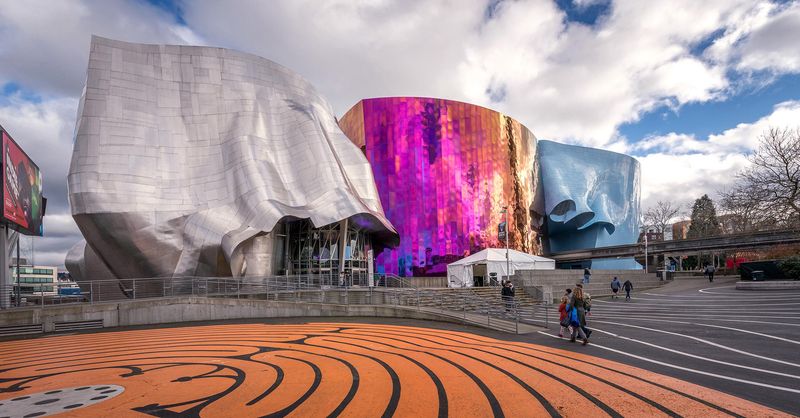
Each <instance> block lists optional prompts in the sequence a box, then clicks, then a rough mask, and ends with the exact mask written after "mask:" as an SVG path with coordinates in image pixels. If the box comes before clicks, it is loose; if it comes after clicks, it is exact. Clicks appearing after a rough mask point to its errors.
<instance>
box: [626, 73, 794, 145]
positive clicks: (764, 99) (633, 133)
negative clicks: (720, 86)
mask: <svg viewBox="0 0 800 418" xmlns="http://www.w3.org/2000/svg"><path fill="white" fill-rule="evenodd" d="M789 100H800V75H798V74H795V75H785V76H783V77H780V78H778V79H777V80H775V81H774V82H773V83H771V84H768V85H766V86H764V87H761V88H758V89H751V90H750V91H744V92H738V93H737V94H736V95H735V96H733V97H730V98H728V99H727V100H724V101H711V102H704V103H689V104H685V105H683V106H681V107H680V108H678V110H677V112H676V111H674V110H672V109H670V108H668V107H667V106H662V107H659V108H657V109H655V110H653V111H651V112H648V113H647V114H645V115H644V116H643V117H642V118H641V119H640V120H639V121H637V122H633V123H628V124H624V125H622V126H620V128H619V131H620V134H622V135H624V136H625V137H627V138H628V140H630V141H632V142H638V141H639V140H641V139H642V138H644V137H647V136H651V135H666V134H668V133H670V132H675V133H682V134H693V135H694V136H695V137H696V138H698V139H704V138H706V137H708V135H711V134H718V133H721V132H723V131H724V130H726V129H730V128H734V127H736V125H737V124H739V123H750V122H755V121H757V120H758V119H760V118H762V117H764V116H767V115H769V114H770V113H772V111H773V108H774V106H775V105H776V104H778V103H781V102H785V101H789Z"/></svg>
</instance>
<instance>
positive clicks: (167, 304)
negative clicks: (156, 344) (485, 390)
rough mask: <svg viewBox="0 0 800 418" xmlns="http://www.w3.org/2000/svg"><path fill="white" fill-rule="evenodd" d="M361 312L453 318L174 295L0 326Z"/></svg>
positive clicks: (20, 312) (18, 316) (0, 314)
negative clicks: (172, 296)
mask: <svg viewBox="0 0 800 418" xmlns="http://www.w3.org/2000/svg"><path fill="white" fill-rule="evenodd" d="M326 316H361V317H386V318H411V319H425V320H433V321H446V322H453V319H452V318H451V317H448V316H445V315H439V314H436V313H434V312H424V311H417V310H416V309H414V308H409V307H403V306H381V305H332V304H318V303H306V302H303V303H294V302H281V301H265V300H255V299H224V298H197V297H178V298H166V299H146V300H136V301H118V302H105V303H95V304H77V305H55V306H48V307H46V308H44V309H41V308H21V309H11V310H6V311H0V326H8V325H29V324H43V325H44V331H45V332H51V331H53V330H54V328H55V323H56V322H73V321H91V320H99V319H102V320H103V326H104V327H106V328H108V327H124V326H131V325H154V324H165V323H174V322H190V321H213V320H225V319H251V318H287V317H326Z"/></svg>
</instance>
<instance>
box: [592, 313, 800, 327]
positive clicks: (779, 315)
mask: <svg viewBox="0 0 800 418" xmlns="http://www.w3.org/2000/svg"><path fill="white" fill-rule="evenodd" d="M665 312H669V311H650V310H646V309H645V310H641V311H629V312H619V311H603V310H594V309H592V313H594V314H597V315H603V314H613V313H620V314H625V315H642V314H646V315H648V316H656V317H657V316H665V317H670V316H678V317H683V318H687V317H688V318H690V319H691V318H698V317H702V318H711V319H714V318H715V317H724V318H735V317H736V315H734V313H727V314H723V313H720V314H718V315H717V314H709V313H705V312H691V313H688V312H687V313H665ZM764 313H769V312H764ZM745 314H746V313H745V312H743V313H741V315H743V317H745V318H763V319H773V320H775V319H776V318H779V319H780V320H781V325H783V321H784V320H786V319H800V312H798V313H795V312H776V313H775V315H745ZM772 323H773V324H774V323H775V321H773V322H772Z"/></svg>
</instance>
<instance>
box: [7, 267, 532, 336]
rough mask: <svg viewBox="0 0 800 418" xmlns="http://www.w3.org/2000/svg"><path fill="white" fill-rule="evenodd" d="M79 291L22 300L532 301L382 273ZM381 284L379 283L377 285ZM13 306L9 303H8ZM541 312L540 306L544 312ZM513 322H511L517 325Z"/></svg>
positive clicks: (453, 308)
mask: <svg viewBox="0 0 800 418" xmlns="http://www.w3.org/2000/svg"><path fill="white" fill-rule="evenodd" d="M78 284H79V286H80V288H81V292H80V295H75V296H73V297H69V298H63V297H56V296H54V295H43V294H41V295H38V297H36V298H34V299H33V300H30V301H28V306H30V305H35V306H41V307H45V306H47V305H54V304H57V303H58V304H61V303H98V302H110V301H120V300H143V299H155V298H165V297H167V298H169V297H180V296H193V297H229V298H230V297H236V298H242V297H248V298H262V299H267V300H280V301H289V302H296V303H300V302H308V303H334V304H345V305H351V304H354V305H356V304H360V305H366V304H369V305H394V306H404V307H409V308H412V309H415V310H423V309H428V308H430V307H433V308H434V309H436V308H438V310H439V311H441V312H443V313H444V312H445V311H447V312H453V313H456V315H459V316H461V319H462V321H464V322H467V319H468V316H470V315H477V316H480V317H482V316H483V315H485V316H486V324H487V326H491V324H492V319H503V320H511V321H514V323H515V324H518V323H519V322H520V321H523V322H525V321H526V317H528V318H533V317H534V316H535V315H536V310H537V309H536V308H537V307H536V306H522V305H520V303H519V301H516V300H514V301H508V300H505V299H503V298H502V297H501V296H500V295H499V294H497V295H485V294H484V295H478V294H474V293H472V292H469V291H465V290H464V289H428V288H419V287H417V286H415V285H414V284H413V283H412V282H411V281H410V280H408V279H406V278H402V277H398V276H393V275H382V276H380V277H379V281H377V282H375V283H374V284H375V285H376V286H373V287H369V286H360V285H352V284H351V283H343V284H342V285H341V286H334V285H332V284H331V283H330V282H329V281H325V280H320V278H319V277H314V276H271V277H244V278H232V277H171V278H143V279H121V280H92V281H84V282H79V283H78ZM380 285H382V286H380ZM12 309H13V308H12ZM545 314H546V312H545ZM517 327H518V325H516V326H515V328H517Z"/></svg>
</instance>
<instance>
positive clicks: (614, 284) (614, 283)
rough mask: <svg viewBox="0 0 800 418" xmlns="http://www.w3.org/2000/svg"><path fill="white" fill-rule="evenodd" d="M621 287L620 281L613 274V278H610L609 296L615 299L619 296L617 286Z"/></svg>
mask: <svg viewBox="0 0 800 418" xmlns="http://www.w3.org/2000/svg"><path fill="white" fill-rule="evenodd" d="M621 287H622V283H620V282H619V279H618V278H617V276H614V280H611V298H612V299H616V298H617V297H619V295H617V293H619V288H621Z"/></svg>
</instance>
